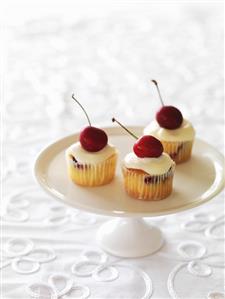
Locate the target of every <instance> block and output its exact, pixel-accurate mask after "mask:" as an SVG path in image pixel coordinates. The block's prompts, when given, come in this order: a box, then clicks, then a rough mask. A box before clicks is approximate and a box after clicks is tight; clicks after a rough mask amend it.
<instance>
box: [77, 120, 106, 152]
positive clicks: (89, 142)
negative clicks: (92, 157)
mask: <svg viewBox="0 0 225 299" xmlns="http://www.w3.org/2000/svg"><path fill="white" fill-rule="evenodd" d="M80 143H81V145H82V147H83V148H84V149H85V150H86V151H88V152H98V151H100V150H101V149H103V148H104V147H105V146H106V145H107V143H108V136H107V135H106V133H105V132H104V131H103V130H101V129H99V128H95V127H92V126H88V127H86V128H84V130H83V131H81V133H80Z"/></svg>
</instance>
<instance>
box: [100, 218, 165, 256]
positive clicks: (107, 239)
mask: <svg viewBox="0 0 225 299" xmlns="http://www.w3.org/2000/svg"><path fill="white" fill-rule="evenodd" d="M97 241H98V243H99V245H100V247H101V248H102V249H103V250H105V251H107V252H108V253H111V254H113V255H116V256H121V257H130V258H131V257H141V256H146V255H149V254H152V253H154V252H156V251H158V250H159V249H160V248H161V247H162V245H163V237H162V233H161V231H160V229H158V228H157V227H155V226H152V225H150V224H148V223H147V222H146V221H145V220H143V219H141V218H140V219H138V218H118V219H113V220H111V221H108V222H106V223H105V224H103V225H102V226H101V227H100V229H99V230H98V232H97Z"/></svg>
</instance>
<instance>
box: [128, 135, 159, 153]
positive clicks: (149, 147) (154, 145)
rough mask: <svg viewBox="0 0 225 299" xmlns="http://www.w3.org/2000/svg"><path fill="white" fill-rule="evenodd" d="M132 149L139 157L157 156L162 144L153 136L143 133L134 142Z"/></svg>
mask: <svg viewBox="0 0 225 299" xmlns="http://www.w3.org/2000/svg"><path fill="white" fill-rule="evenodd" d="M133 151H134V152H135V154H136V155H137V156H138V157H139V158H158V157H159V156H161V154H162V152H163V145H162V143H161V142H160V141H159V140H158V139H156V138H155V137H153V136H150V135H145V136H142V137H141V138H139V139H138V140H137V141H136V142H135V144H134V146H133Z"/></svg>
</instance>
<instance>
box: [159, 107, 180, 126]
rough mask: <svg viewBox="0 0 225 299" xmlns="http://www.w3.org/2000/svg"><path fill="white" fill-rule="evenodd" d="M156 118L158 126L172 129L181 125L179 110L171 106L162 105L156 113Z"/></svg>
mask: <svg viewBox="0 0 225 299" xmlns="http://www.w3.org/2000/svg"><path fill="white" fill-rule="evenodd" d="M156 120H157V122H158V124H159V125H160V127H162V128H165V129H169V130H174V129H177V128H179V127H180V126H181V124H182V122H183V116H182V113H181V112H180V110H178V109H177V108H176V107H173V106H163V107H162V108H161V109H160V110H159V111H158V112H157V113H156Z"/></svg>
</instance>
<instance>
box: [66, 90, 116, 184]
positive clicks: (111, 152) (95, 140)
mask: <svg viewBox="0 0 225 299" xmlns="http://www.w3.org/2000/svg"><path fill="white" fill-rule="evenodd" d="M72 97H73V99H74V100H75V101H76V102H77V103H78V104H79V105H80V106H81V104H80V103H79V102H78V101H77V100H76V99H75V98H74V96H73V95H72ZM81 108H82V109H83V111H84V112H85V114H86V116H87V119H88V122H89V126H88V127H86V128H85V129H84V130H83V131H82V132H81V133H80V137H79V141H78V142H76V143H74V144H72V145H71V146H70V147H69V148H68V149H67V150H66V153H65V155H66V161H67V168H68V173H69V177H70V178H71V180H72V181H73V182H74V183H76V184H78V185H81V186H89V187H94V186H101V185H105V184H108V183H110V182H111V181H112V180H113V178H114V176H115V170H116V162H117V156H118V154H117V150H116V148H115V147H114V146H113V145H110V144H109V143H108V136H107V134H106V133H105V132H104V131H103V130H101V129H99V128H96V127H93V126H92V125H91V122H90V120H89V117H88V115H87V113H86V111H85V110H84V108H83V106H81Z"/></svg>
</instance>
